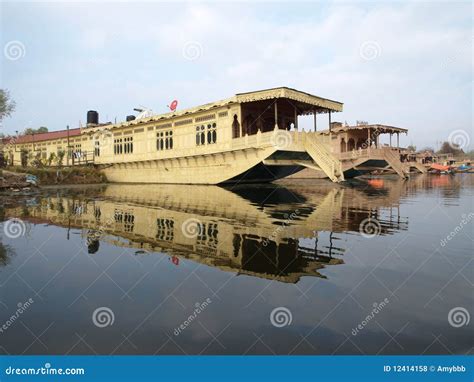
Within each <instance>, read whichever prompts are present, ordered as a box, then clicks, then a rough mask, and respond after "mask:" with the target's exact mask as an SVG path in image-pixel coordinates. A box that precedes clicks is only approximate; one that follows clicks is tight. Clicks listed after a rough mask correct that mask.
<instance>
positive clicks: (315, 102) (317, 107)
mask: <svg viewBox="0 0 474 382" xmlns="http://www.w3.org/2000/svg"><path fill="white" fill-rule="evenodd" d="M235 98H236V101H237V102H238V103H247V102H256V101H264V100H276V99H279V98H283V99H288V100H291V101H292V104H293V105H294V106H295V107H296V108H297V110H298V115H307V114H315V113H316V114H320V113H328V112H340V111H342V109H343V104H342V103H341V102H337V101H332V100H330V99H327V98H321V97H318V96H315V95H312V94H309V93H305V92H302V91H299V90H295V89H290V88H287V87H280V88H273V89H266V90H257V91H254V92H248V93H238V94H236V96H235Z"/></svg>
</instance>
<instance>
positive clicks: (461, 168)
mask: <svg viewBox="0 0 474 382" xmlns="http://www.w3.org/2000/svg"><path fill="white" fill-rule="evenodd" d="M456 172H468V173H472V172H474V169H473V168H472V166H471V165H468V164H465V163H463V164H462V165H460V166H458V167H457V168H456Z"/></svg>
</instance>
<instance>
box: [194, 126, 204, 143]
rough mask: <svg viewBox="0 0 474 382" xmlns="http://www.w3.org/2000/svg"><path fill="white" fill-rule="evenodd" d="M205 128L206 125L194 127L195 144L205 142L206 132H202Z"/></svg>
mask: <svg viewBox="0 0 474 382" xmlns="http://www.w3.org/2000/svg"><path fill="white" fill-rule="evenodd" d="M205 128H206V127H205V126H204V125H201V126H197V127H196V145H197V146H201V145H204V144H205V143H206V134H205V132H204V130H205Z"/></svg>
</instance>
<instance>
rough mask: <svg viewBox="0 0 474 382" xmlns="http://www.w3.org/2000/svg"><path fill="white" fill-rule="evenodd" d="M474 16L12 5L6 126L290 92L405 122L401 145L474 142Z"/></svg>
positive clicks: (411, 6)
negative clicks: (458, 139)
mask: <svg viewBox="0 0 474 382" xmlns="http://www.w3.org/2000/svg"><path fill="white" fill-rule="evenodd" d="M471 17H472V5H471V3H470V2H464V3H455V2H452V1H451V2H437V3H426V2H423V3H422V2H410V3H408V2H382V3H358V2H345V3H343V2H335V3H325V2H304V3H297V2H278V3H271V2H260V3H251V2H238V3H218V2H207V3H206V2H192V3H163V2H82V3H73V2H54V3H43V2H35V3H26V2H11V3H8V2H7V3H2V4H1V44H2V48H3V49H2V50H3V52H2V53H3V55H2V56H1V79H0V80H1V87H2V88H7V89H9V90H10V92H11V95H12V96H13V98H14V99H15V100H16V102H17V110H16V112H15V113H14V115H13V116H12V117H11V118H8V119H6V120H4V122H3V127H2V131H3V132H4V133H14V132H15V130H19V131H21V130H23V129H24V128H26V127H39V126H47V127H48V128H49V129H50V130H59V129H63V128H65V126H66V125H68V124H69V125H70V126H71V127H77V126H78V125H79V121H82V122H83V123H84V122H85V116H86V112H87V110H89V109H95V110H97V111H99V113H100V119H101V121H106V120H110V121H113V120H114V119H115V118H117V120H118V121H120V120H124V119H125V116H126V115H127V114H131V113H132V112H133V111H132V109H133V108H134V107H136V106H138V105H143V106H146V107H149V108H151V109H153V110H154V111H155V112H156V113H160V112H166V111H167V108H166V105H168V104H169V103H170V102H171V100H173V99H178V100H179V108H185V107H191V106H195V105H198V104H202V103H206V102H210V101H214V100H217V99H222V98H226V97H229V96H232V95H233V94H235V93H237V92H245V91H251V90H257V89H261V88H269V87H276V86H289V87H294V88H296V89H299V90H303V91H306V92H309V93H313V94H316V95H320V96H322V97H326V98H331V99H335V100H338V101H341V102H344V112H343V113H338V114H336V115H335V116H334V117H333V120H340V121H347V122H348V123H355V121H356V120H365V121H368V122H371V123H384V124H390V125H394V126H399V127H404V128H408V129H409V130H410V131H409V135H408V137H403V138H402V139H401V143H402V144H404V145H407V144H410V143H414V144H416V145H417V146H418V147H419V148H421V147H424V146H432V147H434V146H435V145H436V142H438V141H442V140H447V139H448V136H449V134H450V133H451V132H453V131H457V130H464V131H465V132H466V134H467V135H468V136H469V138H470V139H469V140H470V146H469V147H470V148H472V145H473V140H472V130H473V128H472V42H473V34H472V19H471ZM15 44H16V46H15ZM15 47H19V49H20V50H19V51H18V50H16V51H15V50H14V48H15ZM18 52H20V53H19V55H18ZM12 57H13V59H12ZM321 119H322V118H321ZM325 120H326V119H325V118H324V121H325ZM300 124H301V125H302V126H303V127H309V126H310V120H309V119H306V120H303V121H302V122H301V123H300Z"/></svg>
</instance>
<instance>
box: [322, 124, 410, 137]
mask: <svg viewBox="0 0 474 382" xmlns="http://www.w3.org/2000/svg"><path fill="white" fill-rule="evenodd" d="M334 124H335V126H334V125H333V126H332V127H331V132H333V133H339V132H344V131H351V130H365V129H373V130H377V131H379V132H380V133H382V134H384V133H407V132H408V129H402V128H401V127H395V126H388V125H380V124H371V125H369V124H367V125H356V126H346V125H343V124H339V125H338V124H337V122H335V123H334ZM325 132H329V130H325Z"/></svg>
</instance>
